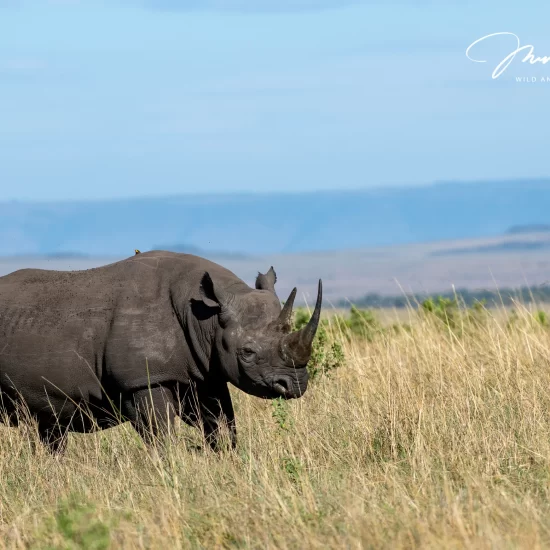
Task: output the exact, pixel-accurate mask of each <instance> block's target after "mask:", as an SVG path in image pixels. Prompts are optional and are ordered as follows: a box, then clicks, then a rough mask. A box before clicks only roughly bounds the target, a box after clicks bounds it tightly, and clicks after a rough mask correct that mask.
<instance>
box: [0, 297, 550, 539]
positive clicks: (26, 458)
mask: <svg viewBox="0 0 550 550" xmlns="http://www.w3.org/2000/svg"><path fill="white" fill-rule="evenodd" d="M298 315H299V316H300V315H302V316H304V315H305V314H304V312H301V313H300V312H298ZM391 317H392V315H391V312H390V313H388V312H386V314H385V320H384V322H379V321H378V320H377V317H376V314H371V313H365V312H357V311H355V312H352V315H351V316H350V314H349V313H348V314H346V318H343V317H342V316H339V315H334V314H333V315H330V316H328V317H327V319H326V321H325V324H324V326H323V328H322V330H320V331H319V333H318V336H317V342H316V344H315V353H314V357H313V358H312V362H311V363H310V365H309V368H310V372H311V381H310V386H309V388H308V390H307V392H306V394H305V395H304V397H303V398H301V399H298V400H294V401H280V400H277V401H264V400H260V399H257V398H253V397H249V396H247V395H245V394H243V393H241V392H239V391H238V390H234V391H232V394H233V398H234V403H235V407H236V416H237V423H238V431H239V443H238V447H237V449H236V450H235V451H231V450H225V451H222V452H220V453H218V454H216V453H214V452H211V451H209V450H204V449H201V448H199V447H201V446H202V439H201V434H200V433H199V432H198V431H197V430H193V429H191V428H189V427H187V426H185V425H183V423H178V424H177V425H176V426H175V427H174V429H173V432H172V433H171V434H170V436H169V437H168V438H166V439H165V440H163V441H159V442H158V443H157V445H156V448H155V449H147V448H146V447H145V446H144V445H143V443H142V442H141V441H140V439H139V438H138V436H137V435H136V434H135V433H134V432H133V431H132V429H131V428H130V426H129V425H128V424H124V425H122V426H119V427H117V428H114V429H111V430H107V431H104V432H98V433H95V434H90V435H74V434H71V435H70V438H69V445H68V449H67V452H66V454H65V455H64V456H63V457H60V458H59V457H54V456H52V455H50V454H49V453H48V451H47V450H46V449H44V448H43V447H41V446H40V445H39V444H38V438H37V436H36V435H35V431H34V428H33V426H32V423H31V424H24V425H22V426H21V427H19V428H1V429H0V548H10V549H11V548H13V549H20V548H66V549H77V548H87V549H96V550H100V549H109V548H153V549H154V548H162V549H164V550H166V549H167V548H292V549H294V548H350V549H351V548H416V547H418V548H420V547H421V548H463V547H469V548H499V549H500V548H544V547H548V546H550V327H549V326H548V320H547V318H546V315H545V314H544V313H543V312H539V311H537V310H536V308H527V307H523V306H521V305H517V307H515V308H514V310H513V311H504V310H502V311H501V310H496V311H494V310H492V311H488V310H485V309H484V307H483V306H479V307H475V308H473V309H465V308H460V307H455V306H454V305H453V304H450V303H437V302H434V303H431V304H428V305H427V306H426V305H425V306H424V307H419V308H417V307H411V308H410V309H409V310H408V312H407V315H405V316H404V315H403V314H401V315H399V318H398V319H397V317H396V319H395V322H392V321H391Z"/></svg>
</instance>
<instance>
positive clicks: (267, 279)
mask: <svg viewBox="0 0 550 550" xmlns="http://www.w3.org/2000/svg"><path fill="white" fill-rule="evenodd" d="M276 282H277V274H276V273H275V270H274V269H273V266H271V267H270V268H269V271H268V272H267V273H266V274H265V275H264V274H263V273H258V276H257V277H256V288H257V289H258V290H269V291H271V292H273V294H275V283H276Z"/></svg>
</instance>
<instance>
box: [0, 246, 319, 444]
mask: <svg viewBox="0 0 550 550" xmlns="http://www.w3.org/2000/svg"><path fill="white" fill-rule="evenodd" d="M275 282H276V275H275V271H274V270H273V268H271V269H270V270H269V271H268V273H267V274H265V275H262V274H259V275H258V278H257V280H256V289H254V290H253V289H251V288H250V287H249V286H247V285H246V284H245V283H244V282H243V281H242V280H240V279H239V278H238V277H236V276H235V275H234V274H233V273H231V272H230V271H228V270H227V269H224V268H223V267H221V266H219V265H217V264H215V263H213V262H210V261H208V260H205V259H203V258H198V257H196V256H191V255H187V254H176V253H172V252H161V251H155V252H147V253H142V254H139V255H136V256H132V257H131V258H128V259H127V260H124V261H121V262H117V263H114V264H111V265H108V266H105V267H100V268H97V269H90V270H87V271H74V272H60V271H45V270H37V269H24V270H21V271H16V272H15V273H11V274H10V275H7V276H5V277H0V409H1V410H0V412H2V413H3V416H4V418H7V420H8V421H9V422H10V423H11V424H12V425H15V424H17V421H18V418H19V411H18V410H19V406H20V405H21V404H24V405H25V406H26V408H27V409H28V411H30V413H31V414H32V415H33V416H34V417H35V418H36V419H37V421H38V428H39V433H40V436H41V438H42V440H43V441H44V442H45V443H47V444H48V445H49V446H50V448H52V450H61V449H62V448H63V446H64V444H65V441H66V433H67V432H68V431H78V432H87V431H91V430H93V429H95V428H97V427H99V428H108V427H110V426H113V425H115V424H117V423H119V422H121V421H124V420H129V421H130V422H132V424H133V425H134V427H135V428H136V429H137V430H138V431H139V432H140V433H141V434H142V436H144V437H145V438H146V439H148V438H149V437H150V436H151V435H153V434H156V433H158V432H159V430H164V429H166V427H167V425H168V424H169V423H170V422H171V421H172V420H173V419H174V417H175V415H179V416H180V417H181V418H182V419H183V420H184V421H186V422H187V423H189V424H192V425H196V426H198V427H200V428H202V429H203V430H204V434H205V436H206V438H207V441H208V442H209V444H210V445H211V446H212V447H213V448H216V444H217V440H218V430H219V428H220V426H221V425H222V424H221V423H222V421H224V422H227V425H228V427H229V432H230V434H231V438H232V445H233V446H234V445H235V438H236V430H235V418H234V414H233V407H232V404H231V398H230V395H229V390H228V387H227V383H228V382H231V383H232V384H233V385H235V386H237V387H238V388H240V389H241V390H243V391H245V392H247V393H249V394H252V395H255V396H257V397H262V398H267V399H270V398H275V397H278V396H282V397H285V398H295V397H299V396H300V395H302V394H303V393H304V391H305V390H306V388H307V382H308V375H307V369H306V365H307V362H308V360H309V357H310V354H311V345H312V341H313V337H314V336H315V331H316V329H317V325H318V323H319V315H320V309H321V282H320V281H319V294H318V299H317V305H316V308H315V311H314V314H313V316H312V319H311V321H310V323H309V325H308V326H306V327H304V328H303V329H302V330H301V331H298V332H293V333H290V327H291V316H292V305H293V302H294V297H295V295H296V289H294V290H293V291H292V293H291V295H290V297H289V298H288V300H287V302H286V303H285V306H284V308H282V309H281V304H280V302H279V299H278V298H277V296H276V294H275Z"/></svg>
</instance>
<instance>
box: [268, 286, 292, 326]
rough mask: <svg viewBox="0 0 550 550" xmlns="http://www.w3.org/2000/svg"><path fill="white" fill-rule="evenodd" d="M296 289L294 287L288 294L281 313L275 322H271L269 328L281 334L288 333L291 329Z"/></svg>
mask: <svg viewBox="0 0 550 550" xmlns="http://www.w3.org/2000/svg"><path fill="white" fill-rule="evenodd" d="M296 292H297V289H296V287H294V288H293V289H292V292H291V293H290V295H289V297H288V300H287V301H286V302H285V305H284V306H283V309H282V310H281V313H280V314H279V317H278V318H277V320H276V321H274V322H273V324H272V325H271V328H273V329H275V330H280V331H282V332H290V329H291V328H292V308H293V306H294V299H295V298H296Z"/></svg>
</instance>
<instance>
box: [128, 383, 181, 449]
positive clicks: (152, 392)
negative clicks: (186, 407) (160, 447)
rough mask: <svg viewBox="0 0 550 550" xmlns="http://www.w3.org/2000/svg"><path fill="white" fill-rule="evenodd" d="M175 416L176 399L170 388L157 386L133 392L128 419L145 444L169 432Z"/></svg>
mask: <svg viewBox="0 0 550 550" xmlns="http://www.w3.org/2000/svg"><path fill="white" fill-rule="evenodd" d="M175 417H176V399H175V398H174V395H173V392H172V390H171V389H170V388H167V387H164V386H157V387H154V388H146V389H143V390H138V391H137V392H135V393H134V394H133V403H132V405H131V413H130V421H131V422H132V424H133V426H134V428H135V429H136V430H137V432H138V433H139V434H140V435H141V437H142V438H143V440H144V441H145V442H146V443H147V444H151V443H153V441H154V438H155V437H163V436H165V435H167V434H168V433H169V430H170V427H171V426H173V424H174V419H175Z"/></svg>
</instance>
